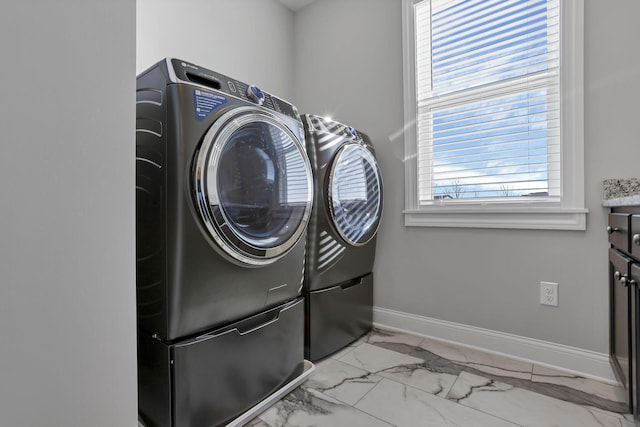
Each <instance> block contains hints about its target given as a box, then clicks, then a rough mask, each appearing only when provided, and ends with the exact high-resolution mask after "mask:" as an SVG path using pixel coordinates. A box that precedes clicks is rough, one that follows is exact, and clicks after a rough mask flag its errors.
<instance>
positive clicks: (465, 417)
mask: <svg viewBox="0 0 640 427" xmlns="http://www.w3.org/2000/svg"><path fill="white" fill-rule="evenodd" d="M622 396H623V394H622V390H621V389H620V388H619V387H617V386H613V385H609V384H604V383H600V382H597V381H594V380H590V379H587V378H581V377H576V376H572V375H568V374H566V373H563V372H559V371H555V370H552V369H548V368H543V367H540V366H535V365H532V364H531V363H526V362H521V361H517V360H512V359H508V358H505V357H502V356H497V355H492V354H488V353H484V352H480V351H476V350H472V349H467V348H462V347H458V346H455V345H451V344H447V343H443V342H440V341H435V340H431V339H426V338H422V337H417V336H412V335H406V334H402V333H397V332H391V331H383V330H377V329H375V330H373V331H372V332H371V333H369V334H367V335H366V336H364V337H363V338H361V339H360V340H358V341H356V342H355V343H353V344H352V345H351V346H349V347H347V348H345V349H343V350H341V351H339V352H338V353H336V354H334V355H332V356H330V357H328V358H326V359H323V360H321V361H319V362H317V363H316V371H315V372H314V373H313V374H312V375H311V376H310V378H309V379H308V380H307V381H306V382H305V383H303V384H302V385H301V386H300V387H298V388H297V389H295V390H294V391H293V392H291V393H290V394H289V395H287V396H285V397H284V398H283V399H282V400H281V401H279V402H278V403H276V404H275V405H274V406H272V407H271V408H269V409H268V410H266V411H265V412H263V413H262V414H260V415H259V416H258V417H257V418H255V419H254V420H253V421H251V422H250V423H249V424H247V425H248V426H250V427H311V426H314V427H325V426H326V427H343V426H344V427H360V426H364V427H377V426H380V427H383V426H384V427H389V426H398V427H400V426H411V427H416V426H433V427H439V426H447V427H449V426H458V427H503V426H504V427H517V426H536V427H537V426H540V427H542V426H545V427H551V426H558V427H565V426H566V427H574V426H575V427H590V426H607V427H608V426H611V427H614V426H615V427H633V426H634V422H633V420H632V417H631V416H630V415H629V414H627V413H625V405H624V404H623V403H622V400H623V397H622Z"/></svg>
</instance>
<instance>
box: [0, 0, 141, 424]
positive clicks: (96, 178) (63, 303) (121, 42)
mask: <svg viewBox="0 0 640 427" xmlns="http://www.w3.org/2000/svg"><path fill="white" fill-rule="evenodd" d="M134 39H135V2H134V0H115V1H102V0H100V1H98V0H84V1H77V0H60V1H55V2H50V1H45V0H41V1H15V2H5V3H4V4H3V6H2V13H0V52H2V56H3V59H2V66H1V67H0V81H1V82H2V83H1V84H0V117H1V118H0V139H1V142H0V195H1V196H2V214H1V215H0V236H2V243H0V278H1V279H0V280H1V285H0V338H1V339H2V343H1V344H0V378H1V381H0V425H2V426H7V427H9V426H10V427H22V426H24V427H33V426H47V427H86V426H104V427H114V426H131V427H133V426H135V425H136V423H137V404H136V362H135V361H136V342H135V233H134V218H135V213H134V212H135V211H134V209H135V190H134V183H135V177H134V172H135V165H134V164H135V163H134V158H135V150H134V129H135V122H134V117H135V113H134V104H135V91H134V89H135V86H134V84H135V51H134V48H135V42H134Z"/></svg>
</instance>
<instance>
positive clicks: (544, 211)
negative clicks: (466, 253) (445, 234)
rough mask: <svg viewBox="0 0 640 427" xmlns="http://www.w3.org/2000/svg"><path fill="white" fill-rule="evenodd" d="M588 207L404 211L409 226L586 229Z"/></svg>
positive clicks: (468, 208) (432, 208)
mask: <svg viewBox="0 0 640 427" xmlns="http://www.w3.org/2000/svg"><path fill="white" fill-rule="evenodd" d="M587 212H588V210H587V209H573V208H528V209H518V208H505V207H502V208H497V207H494V208H491V207H488V208H483V207H468V206H467V207H464V209H459V208H458V209H456V208H451V207H440V206H431V207H429V209H428V210H426V209H425V210H406V211H404V225H405V226H407V227H454V228H505V229H529V230H578V231H584V230H586V222H587V221H586V217H587Z"/></svg>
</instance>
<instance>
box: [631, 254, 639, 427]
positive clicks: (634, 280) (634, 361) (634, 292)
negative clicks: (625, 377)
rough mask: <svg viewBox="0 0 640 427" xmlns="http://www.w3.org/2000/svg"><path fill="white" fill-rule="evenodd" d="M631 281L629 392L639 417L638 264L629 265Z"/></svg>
mask: <svg viewBox="0 0 640 427" xmlns="http://www.w3.org/2000/svg"><path fill="white" fill-rule="evenodd" d="M630 276H631V281H630V282H629V288H630V290H631V328H630V336H631V372H632V373H633V375H634V378H635V381H633V384H634V387H632V390H631V402H632V403H633V408H632V409H633V413H634V414H635V415H636V417H638V415H640V402H638V398H639V395H638V387H637V386H638V384H640V372H638V366H639V365H640V359H639V356H640V354H639V353H638V350H639V349H640V344H639V341H640V336H639V335H638V334H639V333H640V330H639V329H640V328H638V325H639V324H640V310H638V308H639V307H640V286H638V285H639V284H640V264H638V263H634V264H632V265H631V275H630Z"/></svg>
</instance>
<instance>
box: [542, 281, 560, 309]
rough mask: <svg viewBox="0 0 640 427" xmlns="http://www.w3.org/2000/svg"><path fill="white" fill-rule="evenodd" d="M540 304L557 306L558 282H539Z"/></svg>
mask: <svg viewBox="0 0 640 427" xmlns="http://www.w3.org/2000/svg"><path fill="white" fill-rule="evenodd" d="M540 304H542V305H552V306H554V307H557V306H558V284H557V283H553V282H540Z"/></svg>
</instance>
